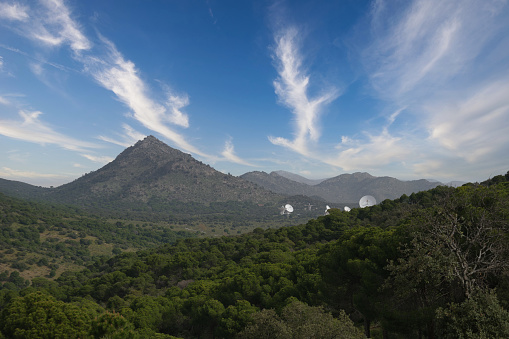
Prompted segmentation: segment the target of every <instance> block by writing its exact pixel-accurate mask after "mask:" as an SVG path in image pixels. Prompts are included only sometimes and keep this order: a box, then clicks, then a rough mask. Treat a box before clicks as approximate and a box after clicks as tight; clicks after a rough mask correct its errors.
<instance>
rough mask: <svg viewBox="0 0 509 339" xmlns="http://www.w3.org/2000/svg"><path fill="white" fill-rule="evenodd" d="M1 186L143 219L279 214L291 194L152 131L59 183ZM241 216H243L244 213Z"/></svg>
mask: <svg viewBox="0 0 509 339" xmlns="http://www.w3.org/2000/svg"><path fill="white" fill-rule="evenodd" d="M0 192H3V193H5V194H7V195H11V196H16V197H20V198H24V199H32V200H44V201H48V202H53V203H63V204H68V205H76V206H79V207H81V208H85V209H87V210H91V211H93V212H97V213H100V214H107V215H109V216H118V217H122V218H123V217H126V216H128V217H129V218H140V217H141V219H144V220H157V219H161V218H163V219H164V220H168V219H170V220H174V219H182V218H189V217H192V218H194V217H195V216H197V215H205V214H208V215H215V217H214V218H216V217H219V215H222V216H223V217H224V216H225V215H229V216H230V219H231V218H233V219H235V218H236V219H239V218H243V217H246V216H249V217H268V216H272V215H277V214H278V211H279V206H280V204H281V203H283V202H284V201H285V200H286V199H285V197H283V196H282V195H279V194H276V193H273V192H271V191H268V190H266V189H264V188H262V187H261V186H258V185H256V184H254V183H252V182H249V181H246V180H244V179H242V178H239V177H235V176H232V175H227V174H223V173H221V172H219V171H216V170H215V169H213V168H212V167H210V166H209V165H206V164H204V163H202V162H200V161H198V160H196V159H194V158H193V157H192V156H191V155H189V154H186V153H183V152H181V151H179V150H177V149H174V148H171V147H170V146H168V145H166V144H165V143H163V142H162V141H160V140H158V139H157V138H155V137H153V136H148V137H146V138H145V139H144V140H141V141H138V142H137V143H136V144H135V145H134V146H131V147H129V148H127V149H125V150H124V151H123V152H122V153H120V154H119V155H118V156H117V157H116V159H115V160H113V161H112V162H110V163H108V164H107V165H105V166H104V167H102V168H100V169H98V170H97V171H93V172H90V173H87V174H85V175H83V176H82V177H80V178H78V179H76V180H74V181H72V182H70V183H67V184H64V185H62V186H59V187H56V188H42V187H36V186H32V185H28V184H25V183H21V182H15V181H10V180H3V179H2V180H0ZM239 216H240V217H239Z"/></svg>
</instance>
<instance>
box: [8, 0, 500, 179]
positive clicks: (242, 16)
mask: <svg viewBox="0 0 509 339" xmlns="http://www.w3.org/2000/svg"><path fill="white" fill-rule="evenodd" d="M147 135H154V136H155V137H157V138H158V139H160V140H161V141H163V142H165V143H166V144H168V145H169V146H171V147H174V148H177V149H180V150H181V151H183V152H185V153H189V154H191V155H192V156H193V157H195V158H196V159H198V160H200V161H202V162H204V163H207V164H209V165H211V166H212V167H214V168H215V169H217V170H219V171H222V172H224V173H231V174H232V175H241V174H243V173H246V172H250V171H265V172H271V171H275V170H285V171H289V172H293V173H296V174H300V175H302V176H305V177H307V178H312V179H318V178H329V177H333V176H337V175H340V174H344V173H354V172H368V173H370V174H372V175H375V176H391V177H396V178H398V179H402V180H411V179H421V178H426V179H436V180H440V181H442V182H448V181H451V180H461V181H472V182H475V181H482V180H485V179H487V178H490V177H493V176H495V175H498V174H505V173H506V172H507V171H508V170H509V156H508V155H509V4H508V1H505V0H478V1H477V0H462V1H454V0H450V1H449V0H405V1H403V0H401V1H400V0H390V1H384V0H375V1H366V0H336V1H334V0H329V1H312V0H292V1H290V0H288V1H284V0H282V1H268V0H252V1H251V0H244V1H238V0H221V1H220V0H200V1H198V0H188V1H180V0H151V1H142V0H128V1H120V0H117V1H114V0H111V1H104V0H87V1H78V0H66V1H64V0H30V1H28V0H27V1H22V0H19V1H17V0H0V178H4V179H8V180H17V181H23V182H27V183H30V184H34V185H40V186H50V185H53V186H58V185H61V184H64V183H67V182H70V181H72V180H74V179H76V178H79V177H80V176H82V175H83V174H85V173H88V172H91V171H95V170H97V169H99V168H101V167H102V166H104V165H105V164H107V163H108V162H110V161H112V160H113V159H114V158H115V157H116V156H117V155H118V154H119V153H120V152H122V151H123V150H124V149H125V148H127V147H129V146H131V145H133V144H135V143H136V142H137V141H138V140H140V139H143V138H144V137H145V136H147Z"/></svg>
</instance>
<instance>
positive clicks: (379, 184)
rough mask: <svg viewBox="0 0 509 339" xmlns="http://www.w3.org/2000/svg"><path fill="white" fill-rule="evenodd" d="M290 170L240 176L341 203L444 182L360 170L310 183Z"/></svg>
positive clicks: (283, 190) (274, 189)
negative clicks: (382, 175) (399, 177)
mask: <svg viewBox="0 0 509 339" xmlns="http://www.w3.org/2000/svg"><path fill="white" fill-rule="evenodd" d="M288 173H289V172H283V171H278V172H271V173H265V172H259V171H256V172H248V173H246V174H243V175H241V178H243V179H246V180H248V181H251V182H254V183H256V184H258V185H260V186H262V187H265V188H266V189H268V190H270V191H272V192H275V193H280V194H289V195H297V194H302V195H307V196H312V197H316V198H322V199H324V200H325V201H328V202H331V203H338V204H352V203H354V204H357V203H358V201H359V199H360V198H361V197H362V196H364V195H372V196H373V197H375V199H376V200H377V201H378V202H380V201H383V200H385V199H396V198H399V197H400V196H402V195H403V194H407V195H410V194H412V193H414V192H419V191H425V190H428V189H431V188H434V187H436V186H438V185H441V183H439V182H430V181H428V180H425V179H421V180H412V181H401V180H398V179H395V178H391V177H374V176H372V175H370V174H368V173H360V172H357V173H353V174H341V175H339V176H337V177H333V178H330V179H323V180H318V183H317V184H309V183H312V182H313V181H311V180H310V181H307V182H309V183H305V182H306V181H305V180H306V178H303V177H300V176H298V175H294V176H293V177H292V176H290V175H289V174H288ZM290 174H291V173H290ZM290 178H295V179H293V180H292V179H290ZM303 179H304V180H303ZM307 180H308V179H307Z"/></svg>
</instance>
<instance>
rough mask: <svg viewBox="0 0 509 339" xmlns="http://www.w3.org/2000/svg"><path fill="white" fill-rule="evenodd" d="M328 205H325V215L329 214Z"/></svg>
mask: <svg viewBox="0 0 509 339" xmlns="http://www.w3.org/2000/svg"><path fill="white" fill-rule="evenodd" d="M329 210H330V206H329V205H325V215H329Z"/></svg>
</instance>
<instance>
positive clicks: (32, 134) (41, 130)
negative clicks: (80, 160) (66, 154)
mask: <svg viewBox="0 0 509 339" xmlns="http://www.w3.org/2000/svg"><path fill="white" fill-rule="evenodd" d="M41 114H42V113H41V112H40V111H25V110H20V111H19V115H20V117H21V118H22V119H21V120H18V121H16V120H0V134H2V135H5V136H7V137H10V138H15V139H20V140H24V141H28V142H33V143H37V144H54V145H58V146H60V147H62V148H64V149H68V150H72V151H84V150H85V149H90V148H97V147H98V146H97V145H95V144H92V143H88V142H84V141H80V140H77V139H74V138H71V137H68V136H66V135H64V134H61V133H58V132H56V131H55V130H54V129H53V128H52V127H51V126H49V125H48V124H46V123H44V122H42V121H41V120H40V119H39V116H40V115H41Z"/></svg>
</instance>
